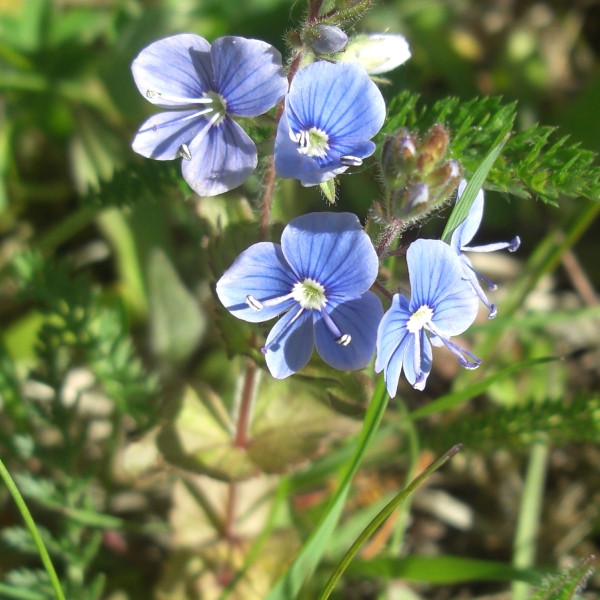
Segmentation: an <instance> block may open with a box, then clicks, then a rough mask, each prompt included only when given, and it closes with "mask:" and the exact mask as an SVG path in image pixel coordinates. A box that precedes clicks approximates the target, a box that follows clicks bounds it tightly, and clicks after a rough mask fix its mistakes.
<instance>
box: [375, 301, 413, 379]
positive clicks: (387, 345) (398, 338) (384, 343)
mask: <svg viewBox="0 0 600 600" xmlns="http://www.w3.org/2000/svg"><path fill="white" fill-rule="evenodd" d="M410 316H411V312H410V310H409V308H408V300H407V299H406V298H405V297H404V296H402V295H401V294H395V295H394V297H393V299H392V306H391V307H390V308H389V310H388V311H387V312H386V313H385V314H384V315H383V318H382V319H381V322H380V323H379V328H378V330H377V359H376V360H375V371H376V372H377V373H379V372H380V371H382V370H383V369H384V368H385V367H387V366H388V364H389V362H390V361H391V359H392V356H393V355H394V353H395V352H396V349H397V348H398V346H399V345H400V344H401V343H402V341H403V339H404V338H405V337H406V335H407V334H408V330H407V328H406V324H407V323H408V320H409V319H410Z"/></svg>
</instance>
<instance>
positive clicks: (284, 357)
mask: <svg viewBox="0 0 600 600" xmlns="http://www.w3.org/2000/svg"><path fill="white" fill-rule="evenodd" d="M378 267H379V260H378V258H377V254H376V253H375V249H374V248H373V245H372V243H371V240H370V239H369V236H368V235H367V234H366V233H365V232H364V231H363V229H362V227H361V225H360V222H359V220H358V218H357V217H356V216H355V215H353V214H350V213H310V214H307V215H303V216H301V217H298V218H296V219H293V220H292V221H291V222H290V223H289V225H288V226H287V227H286V228H285V229H284V231H283V234H282V236H281V245H279V244H274V243H271V242H259V243H258V244H254V245H253V246H251V247H250V248H248V249H247V250H245V251H244V252H242V254H240V256H238V258H237V259H236V261H235V262H234V263H233V265H232V266H231V267H230V268H229V269H228V270H227V271H226V272H225V274H224V275H223V277H221V279H220V280H219V281H218V282H217V295H218V296H219V299H220V300H221V302H222V303H223V305H224V306H225V307H226V308H227V310H229V311H230V312H231V313H232V314H233V315H235V316H236V317H238V318H240V319H243V320H245V321H250V322H253V323H258V322H262V321H267V320H269V319H272V318H273V317H276V316H278V315H281V314H283V313H284V314H283V316H282V317H281V318H280V319H279V321H277V323H275V325H274V326H273V328H272V329H271V332H270V333H269V335H268V337H267V342H266V345H265V347H264V348H263V353H264V354H265V359H266V363H267V367H268V368H269V371H270V372H271V374H272V375H273V377H276V378H278V379H283V378H284V377H288V376H289V375H291V374H292V373H295V372H296V371H299V370H300V369H302V368H303V367H304V366H305V365H306V364H307V363H308V361H309V359H310V355H311V354H312V351H313V347H314V346H316V347H317V352H318V353H319V355H320V356H321V358H322V359H323V360H324V361H325V362H326V363H327V364H329V365H330V366H332V367H334V368H336V369H342V370H345V369H360V368H362V367H365V366H366V365H367V364H368V362H369V360H370V359H371V357H372V356H373V353H374V351H375V340H376V337H377V325H378V324H379V321H380V319H381V316H382V315H383V309H382V307H381V302H380V300H379V298H378V297H377V296H376V295H375V294H373V293H372V292H370V291H368V290H369V288H370V287H371V285H372V284H373V282H374V281H375V277H376V276H377V271H378Z"/></svg>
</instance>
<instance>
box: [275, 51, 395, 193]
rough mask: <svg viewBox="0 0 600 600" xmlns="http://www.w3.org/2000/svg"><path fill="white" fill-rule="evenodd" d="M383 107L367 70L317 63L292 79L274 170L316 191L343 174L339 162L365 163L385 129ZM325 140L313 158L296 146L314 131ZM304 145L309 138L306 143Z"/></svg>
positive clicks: (345, 65)
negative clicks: (319, 185)
mask: <svg viewBox="0 0 600 600" xmlns="http://www.w3.org/2000/svg"><path fill="white" fill-rule="evenodd" d="M384 118H385V103H384V100H383V96H382V95H381V92H380V91H379V89H378V88H377V86H376V85H375V84H374V83H373V82H372V81H371V80H370V79H369V76H368V75H367V73H366V72H365V70H364V69H363V68H362V67H361V66H360V65H357V64H353V63H329V62H326V61H319V62H315V63H311V64H310V65H307V66H306V67H304V68H303V69H301V70H300V71H299V72H298V73H297V74H296V76H295V77H294V79H293V81H292V83H291V85H290V91H289V94H288V96H287V98H286V106H285V111H284V117H283V118H282V119H281V120H280V122H279V126H278V128H277V135H276V138H275V168H276V171H277V173H278V175H279V176H281V177H295V178H296V179H300V181H301V183H302V185H305V186H308V185H316V184H317V183H322V182H324V181H327V180H328V179H331V178H332V177H334V176H335V175H337V174H339V173H343V172H344V171H345V170H346V168H347V165H343V164H342V163H341V161H340V157H341V156H345V155H350V156H354V157H356V158H361V159H362V158H366V157H367V156H369V155H370V154H372V153H373V151H374V145H373V144H371V143H366V142H368V141H369V140H370V138H372V137H373V136H374V135H375V134H376V133H377V132H378V131H379V129H381V126H382V125H383V121H384ZM315 129H316V130H318V131H320V132H322V134H324V135H325V136H326V139H325V142H326V144H327V146H325V147H324V148H322V149H320V150H318V151H317V152H315V153H314V154H313V155H312V156H311V155H310V152H308V151H307V150H306V148H304V149H303V152H300V151H299V150H302V149H301V148H300V146H299V144H298V142H297V141H294V140H299V139H301V138H302V136H303V135H305V134H306V133H307V132H309V131H311V130H313V131H314V130H315ZM302 139H305V138H302Z"/></svg>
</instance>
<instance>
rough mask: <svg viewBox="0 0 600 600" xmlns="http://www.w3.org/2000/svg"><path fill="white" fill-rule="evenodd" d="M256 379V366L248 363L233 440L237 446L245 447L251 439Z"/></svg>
mask: <svg viewBox="0 0 600 600" xmlns="http://www.w3.org/2000/svg"><path fill="white" fill-rule="evenodd" d="M255 379H256V367H255V366H254V365H252V364H248V366H247V367H246V373H245V375H244V387H243V388H242V399H241V401H240V408H239V411H238V418H237V426H236V430H235V439H234V441H233V444H234V446H236V447H237V448H245V447H246V446H247V445H248V442H249V441H250V435H249V433H250V417H251V416H252V400H253V399H254V382H255Z"/></svg>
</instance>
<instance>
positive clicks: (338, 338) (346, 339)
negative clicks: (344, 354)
mask: <svg viewBox="0 0 600 600" xmlns="http://www.w3.org/2000/svg"><path fill="white" fill-rule="evenodd" d="M321 317H322V318H323V321H324V322H325V325H326V326H327V329H329V331H330V332H331V333H332V335H333V339H334V341H335V343H336V344H339V345H340V346H348V345H349V344H350V342H351V341H352V336H351V335H350V334H349V333H342V332H341V331H340V328H339V327H338V326H337V325H336V324H335V323H334V322H333V319H332V318H331V317H330V316H329V314H327V312H325V311H324V310H322V311H321Z"/></svg>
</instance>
